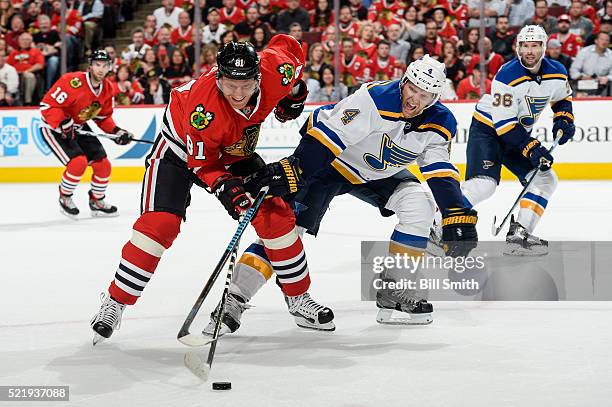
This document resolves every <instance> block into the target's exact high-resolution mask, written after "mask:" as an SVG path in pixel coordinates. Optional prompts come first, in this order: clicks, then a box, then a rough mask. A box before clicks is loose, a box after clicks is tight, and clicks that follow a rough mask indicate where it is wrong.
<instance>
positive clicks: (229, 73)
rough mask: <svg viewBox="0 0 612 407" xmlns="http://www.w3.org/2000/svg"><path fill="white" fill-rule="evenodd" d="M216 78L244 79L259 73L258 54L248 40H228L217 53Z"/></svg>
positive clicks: (255, 76) (254, 76)
mask: <svg viewBox="0 0 612 407" xmlns="http://www.w3.org/2000/svg"><path fill="white" fill-rule="evenodd" d="M217 67H218V70H217V78H220V77H221V76H225V77H226V78H230V79H237V80H245V79H251V78H257V76H258V75H259V55H257V51H255V47H253V45H252V44H251V43H250V42H236V41H232V42H228V43H227V44H225V45H224V46H223V48H221V49H220V50H219V52H218V53H217Z"/></svg>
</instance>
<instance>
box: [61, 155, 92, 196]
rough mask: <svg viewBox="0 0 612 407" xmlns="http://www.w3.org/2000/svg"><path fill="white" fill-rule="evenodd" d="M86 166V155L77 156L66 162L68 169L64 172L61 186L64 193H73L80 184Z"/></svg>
mask: <svg viewBox="0 0 612 407" xmlns="http://www.w3.org/2000/svg"><path fill="white" fill-rule="evenodd" d="M86 168H87V158H85V156H84V155H79V156H76V157H74V158H73V159H71V160H70V161H69V162H68V164H66V169H65V170H64V173H63V174H62V182H61V183H60V187H59V190H60V193H61V194H62V195H72V193H73V192H74V190H75V189H76V187H77V186H78V185H79V182H80V181H81V177H82V176H83V174H84V173H85V169H86Z"/></svg>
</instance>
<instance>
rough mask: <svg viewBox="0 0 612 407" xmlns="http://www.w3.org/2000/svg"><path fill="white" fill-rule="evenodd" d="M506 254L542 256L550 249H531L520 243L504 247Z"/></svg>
mask: <svg viewBox="0 0 612 407" xmlns="http://www.w3.org/2000/svg"><path fill="white" fill-rule="evenodd" d="M503 254H504V256H521V257H540V256H546V255H547V254H548V249H540V250H530V249H525V248H524V247H522V246H520V245H509V246H508V247H506V248H505V249H504V252H503Z"/></svg>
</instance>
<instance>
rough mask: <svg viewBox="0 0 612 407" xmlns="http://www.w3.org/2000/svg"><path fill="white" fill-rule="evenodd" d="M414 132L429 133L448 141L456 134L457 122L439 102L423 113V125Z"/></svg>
mask: <svg viewBox="0 0 612 407" xmlns="http://www.w3.org/2000/svg"><path fill="white" fill-rule="evenodd" d="M416 131H421V132H424V131H431V132H434V133H436V134H438V135H439V136H440V137H442V138H443V139H444V140H446V141H450V140H451V139H452V138H453V137H454V136H455V133H456V132H457V120H456V119H455V116H454V115H453V114H452V113H451V111H450V110H449V109H448V108H447V107H446V106H444V105H443V104H442V103H440V102H436V104H434V105H433V106H431V107H430V108H428V109H427V110H426V111H425V118H424V120H423V123H422V124H421V125H420V126H419V127H418V128H417V129H416Z"/></svg>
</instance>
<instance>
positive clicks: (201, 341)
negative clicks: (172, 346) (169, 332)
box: [176, 333, 213, 348]
mask: <svg viewBox="0 0 612 407" xmlns="http://www.w3.org/2000/svg"><path fill="white" fill-rule="evenodd" d="M176 339H178V341H179V342H180V343H182V344H183V345H185V346H190V347H192V348H201V347H202V346H206V345H209V344H210V343H211V342H213V338H212V337H210V336H204V335H201V334H190V333H188V334H186V335H183V336H178V337H177V338H176Z"/></svg>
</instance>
